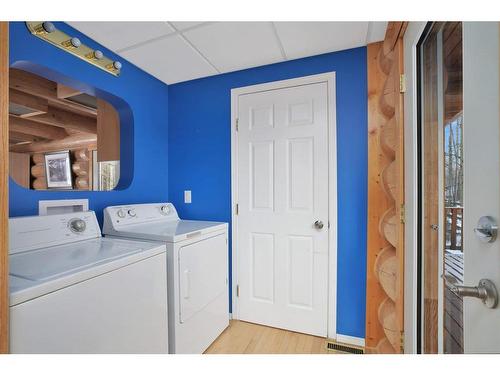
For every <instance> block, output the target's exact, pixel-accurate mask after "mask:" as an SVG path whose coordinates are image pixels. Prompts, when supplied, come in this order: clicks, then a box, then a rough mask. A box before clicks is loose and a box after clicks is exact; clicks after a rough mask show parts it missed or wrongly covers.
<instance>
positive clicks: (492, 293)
mask: <svg viewBox="0 0 500 375" xmlns="http://www.w3.org/2000/svg"><path fill="white" fill-rule="evenodd" d="M441 277H442V278H443V279H444V281H445V284H446V286H447V287H448V288H450V290H451V291H452V292H453V293H455V294H457V295H459V296H460V297H474V298H479V299H480V300H481V301H482V302H483V304H484V305H485V306H486V307H488V308H490V309H494V308H495V307H497V305H498V292H497V288H496V287H495V284H493V282H492V281H491V280H488V279H481V280H479V284H478V286H464V285H460V284H459V282H458V280H457V279H456V278H455V277H454V276H452V275H450V274H443V275H441Z"/></svg>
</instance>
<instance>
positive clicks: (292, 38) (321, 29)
mask: <svg viewBox="0 0 500 375" xmlns="http://www.w3.org/2000/svg"><path fill="white" fill-rule="evenodd" d="M274 24H275V26H276V30H277V32H278V36H279V38H280V40H281V43H282V45H283V48H284V50H285V53H286V55H287V57H288V58H292V59H296V58H300V57H306V56H313V55H319V54H322V53H327V52H333V51H340V50H343V49H348V48H354V47H360V46H364V45H365V44H366V34H367V31H368V22H275V23H274Z"/></svg>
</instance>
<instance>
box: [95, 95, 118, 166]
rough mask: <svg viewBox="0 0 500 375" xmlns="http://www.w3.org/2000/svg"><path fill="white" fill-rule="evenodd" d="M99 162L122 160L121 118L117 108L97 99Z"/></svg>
mask: <svg viewBox="0 0 500 375" xmlns="http://www.w3.org/2000/svg"><path fill="white" fill-rule="evenodd" d="M97 149H98V150H99V151H98V153H97V161H113V160H120V118H119V116H118V112H116V110H115V108H114V107H113V106H112V105H111V104H109V103H107V102H105V101H104V100H101V99H97Z"/></svg>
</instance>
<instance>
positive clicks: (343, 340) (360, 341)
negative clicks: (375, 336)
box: [336, 333, 365, 348]
mask: <svg viewBox="0 0 500 375" xmlns="http://www.w3.org/2000/svg"><path fill="white" fill-rule="evenodd" d="M336 341H337V342H338V343H339V344H347V345H356V346H362V347H363V348H364V347H365V339H364V338H362V337H356V336H348V335H341V334H340V333H337V339H336Z"/></svg>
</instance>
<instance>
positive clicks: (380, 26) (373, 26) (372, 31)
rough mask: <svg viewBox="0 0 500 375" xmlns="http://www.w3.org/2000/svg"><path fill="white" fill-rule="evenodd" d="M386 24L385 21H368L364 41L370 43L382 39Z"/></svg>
mask: <svg viewBox="0 0 500 375" xmlns="http://www.w3.org/2000/svg"><path fill="white" fill-rule="evenodd" d="M387 24H388V22H387V21H385V22H384V21H378V22H370V23H369V26H368V35H367V36H366V43H367V44H370V43H375V42H380V41H381V40H384V38H385V30H386V29H387Z"/></svg>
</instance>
